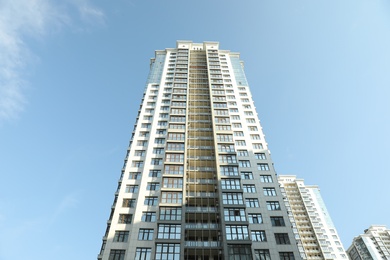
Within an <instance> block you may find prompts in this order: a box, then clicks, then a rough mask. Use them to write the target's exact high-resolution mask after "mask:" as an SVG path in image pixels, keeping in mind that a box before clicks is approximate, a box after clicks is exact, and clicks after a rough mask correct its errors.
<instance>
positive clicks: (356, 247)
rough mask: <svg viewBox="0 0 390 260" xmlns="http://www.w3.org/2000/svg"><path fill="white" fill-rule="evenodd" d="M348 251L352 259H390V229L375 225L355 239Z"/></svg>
mask: <svg viewBox="0 0 390 260" xmlns="http://www.w3.org/2000/svg"><path fill="white" fill-rule="evenodd" d="M347 253H348V255H349V257H350V259H351V260H376V259H390V230H389V229H387V228H386V226H384V225H373V226H370V227H369V228H368V229H366V230H364V234H362V235H359V236H358V237H355V238H354V239H353V242H352V245H351V246H350V247H349V248H348V250H347Z"/></svg>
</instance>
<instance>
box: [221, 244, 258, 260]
mask: <svg viewBox="0 0 390 260" xmlns="http://www.w3.org/2000/svg"><path fill="white" fill-rule="evenodd" d="M251 252H252V250H251V246H250V245H228V254H229V257H228V258H227V259H229V260H253V259H252V253H251Z"/></svg>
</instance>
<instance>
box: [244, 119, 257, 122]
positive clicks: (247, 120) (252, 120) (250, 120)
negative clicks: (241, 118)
mask: <svg viewBox="0 0 390 260" xmlns="http://www.w3.org/2000/svg"><path fill="white" fill-rule="evenodd" d="M246 122H247V123H256V121H255V119H254V118H247V119H246Z"/></svg>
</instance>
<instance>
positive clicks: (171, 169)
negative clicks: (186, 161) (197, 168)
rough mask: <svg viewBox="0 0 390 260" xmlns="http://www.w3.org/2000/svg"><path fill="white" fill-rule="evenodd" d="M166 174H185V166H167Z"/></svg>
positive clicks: (165, 168)
mask: <svg viewBox="0 0 390 260" xmlns="http://www.w3.org/2000/svg"><path fill="white" fill-rule="evenodd" d="M164 173H165V174H183V173H184V166H183V165H165V167H164Z"/></svg>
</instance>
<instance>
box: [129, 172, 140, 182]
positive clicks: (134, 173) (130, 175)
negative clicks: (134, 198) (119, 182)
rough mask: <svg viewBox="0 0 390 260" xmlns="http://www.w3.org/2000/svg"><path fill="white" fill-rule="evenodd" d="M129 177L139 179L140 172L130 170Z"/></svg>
mask: <svg viewBox="0 0 390 260" xmlns="http://www.w3.org/2000/svg"><path fill="white" fill-rule="evenodd" d="M129 179H130V180H139V179H141V173H140V172H130V173H129Z"/></svg>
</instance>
